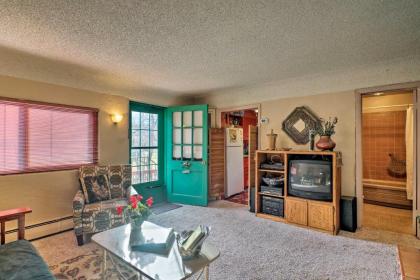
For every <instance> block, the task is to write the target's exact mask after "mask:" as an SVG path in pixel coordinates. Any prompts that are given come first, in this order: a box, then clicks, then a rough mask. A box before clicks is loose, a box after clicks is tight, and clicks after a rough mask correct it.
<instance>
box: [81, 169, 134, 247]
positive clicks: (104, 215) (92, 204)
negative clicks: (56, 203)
mask: <svg viewBox="0 0 420 280" xmlns="http://www.w3.org/2000/svg"><path fill="white" fill-rule="evenodd" d="M79 172H80V174H79V180H80V186H81V189H80V190H79V191H78V192H77V193H76V195H75V197H74V199H73V221H74V232H75V234H76V237H77V243H78V245H79V246H81V245H83V243H84V241H83V240H84V239H83V236H84V235H86V234H92V233H96V232H101V231H104V230H107V229H111V228H114V227H117V226H120V225H123V224H126V223H127V222H128V219H127V218H126V217H124V216H121V215H118V213H117V210H116V207H117V206H127V205H128V199H129V197H130V196H131V195H133V194H136V191H135V190H134V188H133V187H132V186H131V165H109V166H95V165H87V166H82V167H80V169H79Z"/></svg>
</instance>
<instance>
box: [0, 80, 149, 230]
mask: <svg viewBox="0 0 420 280" xmlns="http://www.w3.org/2000/svg"><path fill="white" fill-rule="evenodd" d="M0 97H11V98H20V99H28V100H36V101H44V102H53V103H60V104H67V105H76V106H86V107H94V108H98V109H99V162H100V163H103V164H108V163H112V164H119V163H127V162H128V145H129V143H128V115H127V114H128V102H129V100H128V99H127V98H125V97H120V96H113V95H106V94H100V93H95V92H90V91H84V90H78V89H73V88H68V87H63V86H56V85H51V84H45V83H39V82H33V81H28V80H23V79H16V78H10V77H4V76H0ZM140 99H141V97H140ZM140 101H141V100H140ZM111 113H120V114H123V115H124V119H123V121H122V122H121V123H119V124H118V125H114V124H113V123H112V122H111V120H110V116H109V115H110V114H111ZM64 125H65V124H64ZM78 187H79V186H78V181H77V172H76V171H75V170H73V171H57V172H45V173H34V174H23V175H7V176H0V210H3V209H9V208H14V207H21V206H29V207H31V208H32V209H33V213H32V214H30V215H29V216H28V219H27V224H28V225H31V224H35V223H40V222H45V221H49V220H52V219H57V218H60V217H65V216H71V215H72V200H73V197H74V194H75V193H76V191H77V189H78ZM12 226H13V224H11V223H10V224H9V226H8V228H9V229H10V228H11V227H12ZM68 226H69V225H68V223H67V227H68ZM70 226H71V224H70Z"/></svg>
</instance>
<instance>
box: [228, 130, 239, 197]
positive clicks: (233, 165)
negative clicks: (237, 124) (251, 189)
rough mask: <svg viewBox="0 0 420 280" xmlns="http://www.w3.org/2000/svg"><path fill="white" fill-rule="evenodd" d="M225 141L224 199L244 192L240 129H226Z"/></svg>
mask: <svg viewBox="0 0 420 280" xmlns="http://www.w3.org/2000/svg"><path fill="white" fill-rule="evenodd" d="M225 139H226V140H225V146H226V149H225V151H226V188H225V197H229V196H232V195H234V194H237V193H240V192H242V191H243V190H244V150H243V132H242V128H226V135H225Z"/></svg>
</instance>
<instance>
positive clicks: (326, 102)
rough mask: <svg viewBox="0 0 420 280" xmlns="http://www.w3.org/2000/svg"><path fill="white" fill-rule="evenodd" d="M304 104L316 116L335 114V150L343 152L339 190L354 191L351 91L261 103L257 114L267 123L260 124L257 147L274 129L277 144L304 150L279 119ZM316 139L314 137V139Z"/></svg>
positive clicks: (265, 144)
mask: <svg viewBox="0 0 420 280" xmlns="http://www.w3.org/2000/svg"><path fill="white" fill-rule="evenodd" d="M300 106H307V107H308V108H310V109H311V110H312V112H314V113H315V114H316V115H317V116H318V117H321V118H326V119H327V118H329V117H335V116H336V117H338V124H337V129H336V134H335V135H334V136H333V140H334V141H335V142H336V143H337V146H336V148H335V150H336V151H341V152H342V155H343V164H344V165H343V167H342V194H343V195H355V170H354V166H355V97H354V93H353V92H341V93H335V94H322V95H316V96H307V97H299V98H285V99H278V100H273V101H269V102H262V103H261V116H262V117H268V119H269V123H268V124H264V125H261V128H260V132H261V137H260V139H261V147H262V148H263V149H264V148H267V137H265V135H266V134H268V133H269V132H270V130H271V129H274V132H275V133H277V134H278V140H277V147H292V148H293V149H297V150H307V149H308V148H309V145H298V144H295V143H294V142H293V140H292V139H291V138H290V137H289V136H287V135H286V134H285V132H284V131H283V130H282V129H281V127H282V122H283V120H284V119H285V118H286V117H287V116H288V115H289V114H290V113H291V112H292V111H293V109H295V108H296V107H300ZM316 140H317V139H316Z"/></svg>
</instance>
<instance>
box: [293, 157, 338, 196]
mask: <svg viewBox="0 0 420 280" xmlns="http://www.w3.org/2000/svg"><path fill="white" fill-rule="evenodd" d="M332 190H333V186H332V159H331V157H328V156H312V157H311V156H309V157H308V156H306V157H305V156H301V155H296V156H295V157H291V158H290V160H289V161H288V184H287V193H288V195H290V196H295V197H301V198H307V199H313V200H320V201H332Z"/></svg>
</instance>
